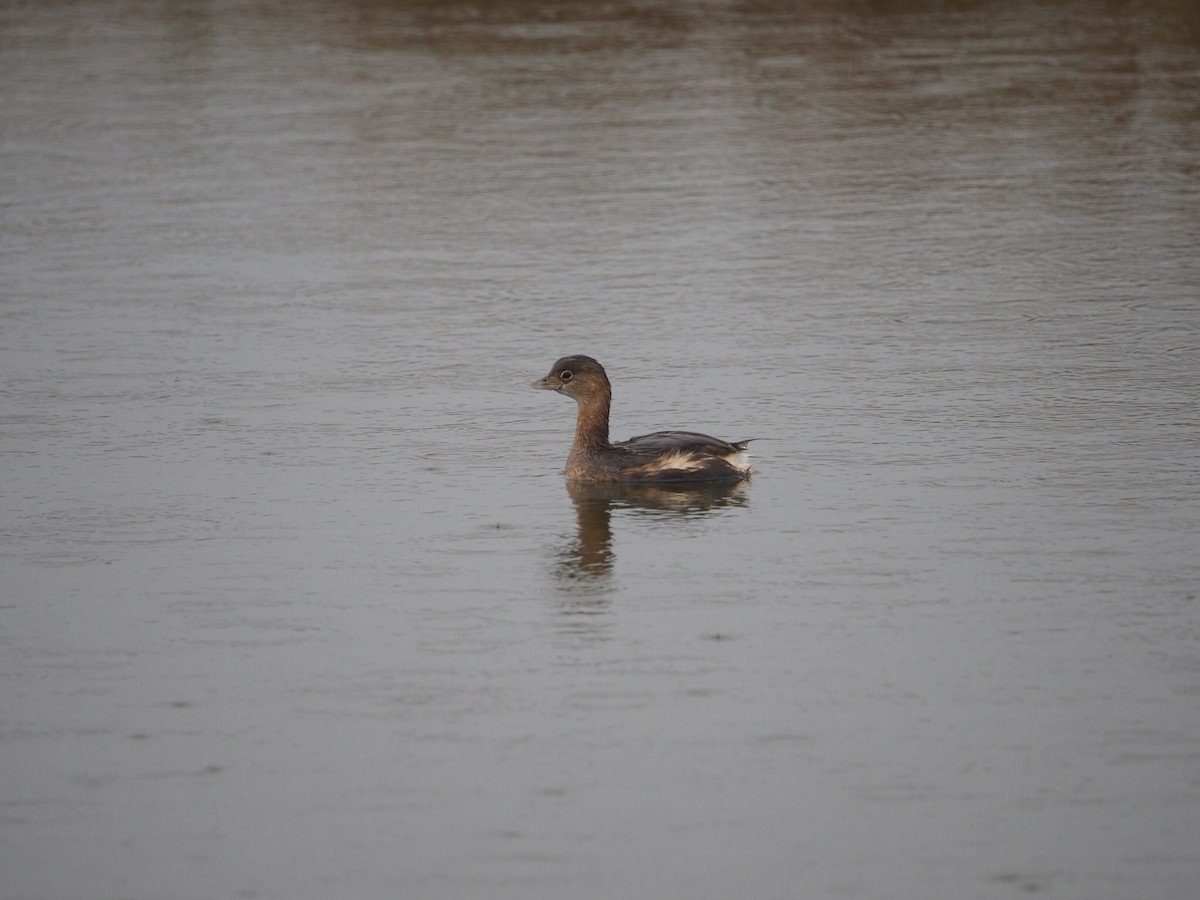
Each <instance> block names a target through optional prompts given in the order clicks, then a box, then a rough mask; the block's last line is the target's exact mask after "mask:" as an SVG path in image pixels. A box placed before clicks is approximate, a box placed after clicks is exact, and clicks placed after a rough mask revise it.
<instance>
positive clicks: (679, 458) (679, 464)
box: [646, 452, 704, 472]
mask: <svg viewBox="0 0 1200 900" xmlns="http://www.w3.org/2000/svg"><path fill="white" fill-rule="evenodd" d="M703 464H704V461H703V460H698V459H696V457H695V456H693V455H692V454H691V453H687V452H676V453H668V454H667V455H666V456H660V457H659V458H658V459H656V460H652V461H651V462H648V463H646V471H647V472H667V471H671V472H691V471H693V470H695V469H698V468H700V467H701V466H702V465H703Z"/></svg>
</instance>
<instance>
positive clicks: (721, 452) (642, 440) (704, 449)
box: [613, 431, 748, 456]
mask: <svg viewBox="0 0 1200 900" xmlns="http://www.w3.org/2000/svg"><path fill="white" fill-rule="evenodd" d="M747 443H748V442H747V441H737V442H736V443H730V442H729V441H723V440H721V439H720V438H715V437H712V436H711V435H708V434H700V433H698V432H695V431H656V432H654V433H653V434H642V435H638V436H637V437H632V438H630V439H629V440H627V441H621V442H620V443H619V444H614V445H613V446H614V447H619V448H621V449H622V450H628V451H629V452H631V453H666V452H669V451H672V450H674V451H696V452H700V453H706V454H712V455H713V456H727V455H729V454H733V453H737V452H739V451H741V450H745V449H746V444H747Z"/></svg>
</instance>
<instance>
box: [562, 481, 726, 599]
mask: <svg viewBox="0 0 1200 900" xmlns="http://www.w3.org/2000/svg"><path fill="white" fill-rule="evenodd" d="M566 485H567V493H568V494H570V495H571V502H572V503H574V504H575V518H576V522H577V525H578V533H577V534H576V535H575V537H574V538H573V539H572V540H571V542H570V543H569V544H568V545H567V546H566V547H564V548H563V549H562V550H561V551H559V554H558V578H559V581H560V583H561V584H562V585H563V587H565V588H567V589H568V590H570V591H571V592H572V593H579V594H581V595H583V596H581V597H580V598H579V599H580V600H581V601H582V600H583V599H584V596H587V595H589V594H595V595H603V593H604V592H605V590H606V589H607V587H608V582H609V580H610V579H611V576H612V570H613V564H614V562H615V560H616V554H615V552H614V551H613V533H612V518H613V512H614V511H620V510H631V511H635V512H640V513H650V514H652V515H654V516H656V517H658V518H661V519H664V520H666V519H672V518H685V517H686V518H693V517H696V516H704V515H708V514H709V513H711V512H713V511H714V510H717V509H721V508H725V507H733V506H745V505H746V504H747V503H748V499H747V497H746V492H747V486H746V482H738V483H736V484H712V483H698V484H670V485H667V484H629V483H614V482H584V481H568V482H566Z"/></svg>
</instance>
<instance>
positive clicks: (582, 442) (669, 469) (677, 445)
mask: <svg viewBox="0 0 1200 900" xmlns="http://www.w3.org/2000/svg"><path fill="white" fill-rule="evenodd" d="M532 387H535V388H541V389H542V390H547V391H558V392H559V393H560V394H566V395H567V396H568V397H571V398H572V399H574V400H575V402H576V403H577V404H579V413H578V417H577V418H576V420H575V443H574V444H572V445H571V454H570V456H568V457H567V467H566V469H565V470H564V471H563V474H564V475H566V476H567V478H570V479H572V480H577V481H640V482H646V481H660V482H661V481H670V482H680V481H726V482H733V481H744V480H745V479H747V478H749V477H750V465H749V463H748V461H747V458H746V445H747V444H748V443H750V440H753V438H751V439H750V440H745V441H735V442H734V443H730V442H729V441H723V440H721V439H720V438H715V437H709V436H708V435H707V434H697V433H696V432H694V431H656V432H655V433H654V434H643V435H641V436H640V437H634V438H630V439H629V440H627V441H621V442H620V443H617V444H610V443H609V442H608V413H609V409H610V408H611V406H612V387H611V386H610V385H609V383H608V376H607V375H606V374H605V372H604V367H603V366H601V365H600V363H598V362H596V360H594V359H592V358H591V357H590V356H564V357H563V358H562V359H560V360H559V361H558V362H556V363H555V364H554V365H553V366H552V367H551V369H550V374H549V375H547V376H546V377H545V378H539V379H538V380H537V381H535V382H534V383H533V385H532Z"/></svg>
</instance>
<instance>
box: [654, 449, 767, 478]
mask: <svg viewBox="0 0 1200 900" xmlns="http://www.w3.org/2000/svg"><path fill="white" fill-rule="evenodd" d="M708 459H711V457H705V456H698V455H696V454H694V453H691V452H689V451H687V450H680V451H677V452H675V453H668V454H666V455H665V456H660V457H659V458H658V459H656V460H652V461H651V462H648V463H646V465H645V467H644V468H645V470H646V472H649V473H653V472H694V471H696V469H702V468H704V463H705V462H706V461H707V460H708ZM725 462H727V463H729V464H730V465H731V466H733V467H734V468H735V469H737V470H738V471H739V472H742V473H745V472H749V471H750V455H749V454H748V453H746V452H745V451H744V450H739V451H738V452H737V453H734V454H731V455H730V456H726V457H725Z"/></svg>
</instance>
